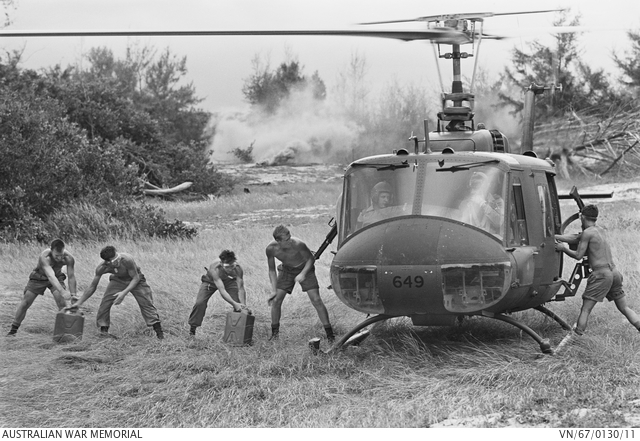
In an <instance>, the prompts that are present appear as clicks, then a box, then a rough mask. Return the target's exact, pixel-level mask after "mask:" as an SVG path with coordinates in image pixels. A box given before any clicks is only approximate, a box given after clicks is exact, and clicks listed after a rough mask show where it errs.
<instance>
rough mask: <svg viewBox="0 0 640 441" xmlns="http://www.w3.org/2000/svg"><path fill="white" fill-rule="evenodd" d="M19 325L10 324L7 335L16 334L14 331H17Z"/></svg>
mask: <svg viewBox="0 0 640 441" xmlns="http://www.w3.org/2000/svg"><path fill="white" fill-rule="evenodd" d="M19 327H20V325H11V329H10V330H9V333H8V334H7V337H13V336H15V335H16V332H18V328H19Z"/></svg>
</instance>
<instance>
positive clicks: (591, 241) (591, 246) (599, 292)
mask: <svg viewBox="0 0 640 441" xmlns="http://www.w3.org/2000/svg"><path fill="white" fill-rule="evenodd" d="M597 219H598V207H596V206H595V205H585V206H584V207H583V208H582V210H581V211H580V220H581V222H582V233H580V234H578V235H556V236H555V238H556V240H557V241H558V243H557V244H556V250H557V251H562V252H564V253H565V254H567V255H568V256H570V257H573V258H574V259H577V260H581V259H582V258H583V257H584V256H585V255H586V256H587V257H588V258H589V265H590V266H591V269H592V270H593V272H592V273H591V275H589V279H588V280H587V287H586V289H585V291H584V293H583V294H582V309H581V310H580V316H579V317H578V322H577V323H576V325H575V327H574V331H575V333H576V334H578V335H582V334H584V332H585V330H586V328H587V320H588V319H589V314H590V313H591V310H592V309H593V307H594V306H595V305H596V303H598V302H602V301H603V300H604V299H605V298H606V299H608V300H609V301H610V302H611V301H613V302H614V303H615V304H616V307H617V308H618V310H619V311H620V312H621V313H622V314H623V315H624V316H625V317H626V318H627V320H629V323H631V324H632V325H633V326H634V327H635V328H636V329H638V330H639V331H640V318H639V317H638V315H637V314H636V313H635V312H634V311H633V310H632V309H631V308H629V306H628V305H627V299H626V297H625V294H624V290H623V289H622V274H620V272H619V271H618V270H617V269H616V267H615V265H614V264H613V259H612V257H611V248H610V247H609V242H608V241H607V238H606V235H605V232H604V230H603V229H602V228H601V227H599V226H596V221H597ZM576 243H577V245H578V247H577V250H576V251H573V250H571V249H570V247H569V245H568V244H576Z"/></svg>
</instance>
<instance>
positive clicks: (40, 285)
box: [24, 271, 67, 296]
mask: <svg viewBox="0 0 640 441" xmlns="http://www.w3.org/2000/svg"><path fill="white" fill-rule="evenodd" d="M66 278H67V276H66V274H60V275H59V276H58V277H57V279H58V282H60V285H62V287H63V288H64V289H67V287H66V285H65V284H64V280H66ZM47 288H48V289H49V290H50V291H53V285H52V284H51V282H49V279H48V278H47V276H43V275H42V274H40V273H37V272H35V271H33V272H32V273H31V274H30V275H29V281H28V282H27V286H25V287H24V292H27V291H31V292H32V293H34V294H37V295H39V296H41V295H44V292H45V291H46V290H47Z"/></svg>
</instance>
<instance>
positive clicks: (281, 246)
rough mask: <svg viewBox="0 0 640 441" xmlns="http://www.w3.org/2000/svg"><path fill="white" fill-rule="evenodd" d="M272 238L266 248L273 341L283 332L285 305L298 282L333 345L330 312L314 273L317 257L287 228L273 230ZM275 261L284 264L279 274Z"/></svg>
mask: <svg viewBox="0 0 640 441" xmlns="http://www.w3.org/2000/svg"><path fill="white" fill-rule="evenodd" d="M273 238H274V239H275V240H274V241H273V242H271V243H270V244H269V245H268V246H267V249H266V254H267V263H268V265H269V280H270V281H271V288H272V293H271V295H270V296H269V300H268V303H269V305H270V306H271V338H270V339H277V338H278V336H279V333H280V315H281V312H282V302H283V300H284V298H285V296H286V295H287V294H291V292H292V291H293V287H294V286H295V284H296V283H299V284H300V286H301V288H302V290H303V291H304V292H306V293H307V295H308V296H309V300H311V304H312V305H313V306H314V308H315V309H316V312H317V313H318V317H319V318H320V321H321V322H322V325H323V326H324V330H325V332H326V334H327V339H328V340H329V342H331V343H333V341H334V340H335V336H334V334H333V328H332V327H331V323H330V322H329V313H328V312H327V308H326V307H325V306H324V303H323V302H322V299H321V298H320V287H319V285H318V279H317V278H316V273H315V266H314V264H315V261H316V259H315V257H314V255H313V253H312V252H311V250H309V247H307V245H306V244H305V243H304V242H303V241H302V240H300V239H298V238H297V237H292V236H291V233H290V232H289V230H288V229H287V227H285V226H284V225H279V226H277V227H276V228H275V230H273ZM275 259H278V260H279V261H280V262H282V264H281V265H279V266H278V272H277V273H276V263H275Z"/></svg>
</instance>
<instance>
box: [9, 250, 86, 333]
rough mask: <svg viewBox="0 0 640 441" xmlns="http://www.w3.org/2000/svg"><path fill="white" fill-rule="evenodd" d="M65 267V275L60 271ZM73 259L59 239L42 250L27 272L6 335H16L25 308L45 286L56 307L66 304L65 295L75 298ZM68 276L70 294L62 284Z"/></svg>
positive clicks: (62, 306)
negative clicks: (34, 265) (33, 266)
mask: <svg viewBox="0 0 640 441" xmlns="http://www.w3.org/2000/svg"><path fill="white" fill-rule="evenodd" d="M65 265H66V267H67V275H66V276H65V275H64V273H63V272H62V267H63V266H65ZM74 265H75V259H74V258H73V256H72V255H71V254H69V252H68V251H67V250H66V249H65V244H64V242H63V241H62V240H60V239H55V240H54V241H53V242H51V247H50V248H49V249H47V250H44V251H43V252H42V253H41V254H40V257H39V258H38V264H37V265H36V267H35V269H34V270H33V271H31V274H29V282H27V286H26V287H25V288H24V294H23V296H22V301H21V302H20V305H18V310H17V311H16V316H15V318H14V319H13V324H12V325H11V330H10V331H9V333H8V334H7V336H13V335H16V332H18V328H19V327H20V324H21V323H22V321H23V320H24V318H25V316H26V315H27V310H28V309H29V307H31V305H32V304H33V301H34V300H35V299H36V297H38V296H39V295H40V296H41V295H44V292H45V290H46V289H47V288H49V291H51V294H53V298H54V299H55V301H56V304H57V305H58V309H63V308H64V307H66V306H67V301H66V300H65V296H70V297H71V299H72V300H75V298H76V276H75V270H74ZM67 276H68V277H69V290H70V291H71V294H69V293H68V292H67V289H66V287H65V286H64V280H65V279H66V277H67Z"/></svg>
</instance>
